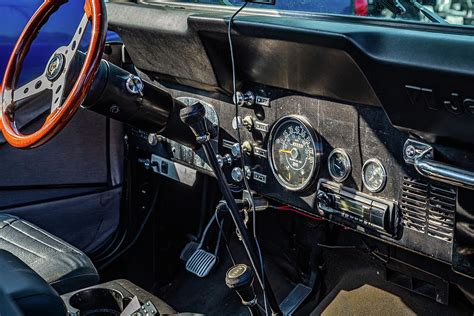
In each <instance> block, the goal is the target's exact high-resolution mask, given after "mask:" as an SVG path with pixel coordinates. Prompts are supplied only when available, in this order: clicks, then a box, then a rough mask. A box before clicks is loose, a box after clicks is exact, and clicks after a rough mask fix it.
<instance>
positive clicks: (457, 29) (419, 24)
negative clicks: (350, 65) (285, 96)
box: [110, 0, 474, 35]
mask: <svg viewBox="0 0 474 316" xmlns="http://www.w3.org/2000/svg"><path fill="white" fill-rule="evenodd" d="M277 1H278V0H277ZM110 2H114V1H113V0H111V1H110ZM118 2H120V1H118ZM136 2H137V4H144V5H151V6H159V7H169V8H174V9H178V8H180V9H190V10H195V11H196V12H199V11H200V12H209V11H212V12H225V13H227V12H228V13H234V12H235V11H236V10H237V9H238V8H239V6H230V5H216V4H207V3H187V2H179V1H174V0H136ZM242 3H243V2H242ZM241 15H246V16H262V15H263V16H269V17H288V18H302V19H311V20H323V21H334V22H344V23H356V24H366V25H374V26H384V27H394V28H400V27H402V28H404V29H407V30H419V31H431V32H442V33H449V34H460V35H474V25H462V24H441V23H427V22H423V21H414V20H406V19H387V18H380V17H373V16H358V15H347V14H337V13H321V12H309V11H292V10H280V9H273V8H272V6H271V5H268V9H267V8H252V7H246V8H245V9H244V11H243V12H241Z"/></svg>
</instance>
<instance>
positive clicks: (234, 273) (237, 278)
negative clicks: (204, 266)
mask: <svg viewBox="0 0 474 316" xmlns="http://www.w3.org/2000/svg"><path fill="white" fill-rule="evenodd" d="M253 280H254V273H253V270H252V268H250V267H249V266H247V265H245V264H237V265H235V266H233V267H232V268H230V269H229V270H228V271H227V273H226V277H225V283H226V284H227V287H229V288H230V289H233V290H235V291H236V292H237V294H238V295H239V296H240V298H241V299H242V303H243V304H244V305H252V304H254V302H255V301H256V295H255V291H254V289H253Z"/></svg>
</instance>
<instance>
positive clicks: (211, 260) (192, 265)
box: [186, 249, 218, 278]
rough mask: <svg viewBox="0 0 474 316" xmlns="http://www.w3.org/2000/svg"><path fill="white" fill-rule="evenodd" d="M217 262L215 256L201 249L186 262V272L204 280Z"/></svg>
mask: <svg viewBox="0 0 474 316" xmlns="http://www.w3.org/2000/svg"><path fill="white" fill-rule="evenodd" d="M217 261H218V258H217V256H216V255H214V254H212V253H210V252H207V251H205V250H203V249H198V250H197V251H196V252H194V253H193V254H192V256H191V258H189V260H188V262H186V270H188V271H189V272H191V273H194V274H195V275H197V276H198V277H200V278H204V277H206V276H207V275H208V274H209V272H211V270H212V268H214V266H215V265H216V263H217Z"/></svg>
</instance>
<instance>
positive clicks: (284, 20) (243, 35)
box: [108, 3, 474, 144]
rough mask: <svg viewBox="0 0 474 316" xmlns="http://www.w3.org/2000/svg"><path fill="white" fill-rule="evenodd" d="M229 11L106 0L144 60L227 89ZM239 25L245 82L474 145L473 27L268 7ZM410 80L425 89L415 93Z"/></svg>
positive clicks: (163, 72)
mask: <svg viewBox="0 0 474 316" xmlns="http://www.w3.org/2000/svg"><path fill="white" fill-rule="evenodd" d="M230 12H231V11H229V10H213V11H211V10H207V11H206V10H203V9H202V7H199V8H193V7H191V6H179V5H177V6H170V5H166V6H163V5H159V4H156V5H144V4H142V5H136V4H118V3H111V4H109V5H108V16H109V22H110V26H111V29H112V30H114V31H117V32H118V33H119V35H121V36H122V38H123V40H124V43H125V44H126V46H127V49H128V50H129V52H130V55H131V56H132V60H133V61H134V62H135V64H136V65H137V66H138V67H139V68H141V69H142V70H145V71H147V72H154V73H156V74H157V75H158V76H160V77H161V78H167V79H172V80H174V81H176V82H180V83H183V84H186V85H189V86H192V87H196V88H200V89H205V90H207V91H226V92H227V93H228V92H229V91H230V87H231V81H230V78H231V72H230V67H229V64H228V61H229V60H230V57H229V54H228V43H227V38H226V36H225V34H226V32H227V24H226V20H227V19H228V17H229V13H230ZM234 29H235V34H234V36H233V37H234V40H235V43H236V56H238V57H239V60H237V66H238V67H237V77H238V79H239V80H240V81H252V82H259V83H267V84H271V85H273V86H275V87H279V88H287V89H288V88H289V89H292V90H295V91H297V92H299V93H304V94H309V95H312V96H317V97H321V98H328V99H331V100H334V101H339V102H343V103H353V104H365V105H376V106H380V105H381V106H382V107H383V108H384V110H385V112H386V113H387V114H388V117H389V119H390V122H391V123H392V124H393V125H394V126H397V127H399V128H401V129H404V130H408V131H411V132H412V133H416V134H418V135H420V136H422V137H424V138H426V139H428V140H430V141H433V142H445V143H446V142H447V141H453V140H455V141H457V142H460V143H465V144H473V143H474V125H473V124H472V119H473V118H474V114H472V113H473V112H474V105H473V104H474V101H472V100H473V99H474V92H473V90H472V86H473V85H474V59H473V58H472V56H474V45H473V44H474V39H473V37H472V35H473V34H472V32H473V31H472V30H469V29H467V30H464V29H462V28H456V27H451V28H446V27H442V26H433V25H430V26H426V25H417V24H409V25H408V27H407V25H406V24H403V23H396V22H395V23H387V22H380V23H377V22H374V21H373V20H370V21H367V22H365V20H362V19H350V18H339V19H336V18H332V19H327V18H323V17H302V16H298V17H294V16H275V15H271V14H268V15H265V16H264V15H255V14H250V15H242V16H240V17H239V18H238V20H237V21H236V23H235V28H234ZM335 61H337V63H336V62H335ZM407 86H408V87H415V88H416V89H418V90H416V89H415V92H416V91H419V92H420V94H419V95H415V96H413V95H412V91H411V90H410V89H409V88H407ZM422 92H423V93H424V94H421V93H422ZM415 94H416V93H415ZM427 100H428V101H427Z"/></svg>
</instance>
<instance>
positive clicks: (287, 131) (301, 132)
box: [269, 116, 322, 191]
mask: <svg viewBox="0 0 474 316" xmlns="http://www.w3.org/2000/svg"><path fill="white" fill-rule="evenodd" d="M269 147H270V162H271V167H272V171H273V175H274V176H275V178H276V179H277V180H278V182H279V183H280V184H281V185H282V186H283V187H284V188H286V189H288V190H290V191H303V190H305V189H307V188H308V187H309V186H310V185H311V184H312V183H314V181H315V178H316V175H317V173H318V171H319V167H320V160H321V155H322V143H321V140H320V139H319V136H318V135H317V133H316V132H315V131H314V129H313V128H312V127H311V125H310V124H309V123H308V122H307V121H306V119H305V118H303V117H300V116H288V117H284V118H282V119H280V120H279V121H278V122H277V123H275V126H274V127H273V129H272V131H271V134H270V146H269Z"/></svg>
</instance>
